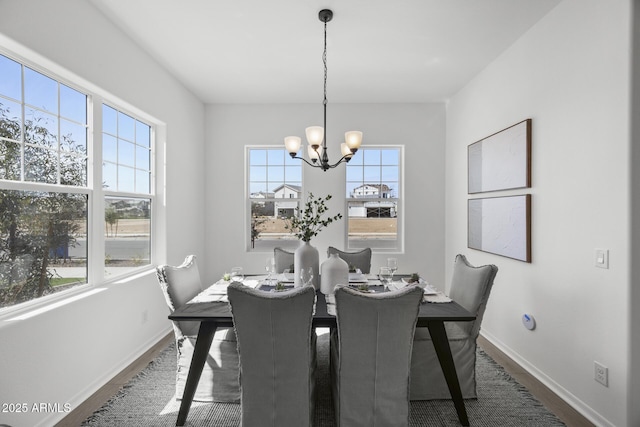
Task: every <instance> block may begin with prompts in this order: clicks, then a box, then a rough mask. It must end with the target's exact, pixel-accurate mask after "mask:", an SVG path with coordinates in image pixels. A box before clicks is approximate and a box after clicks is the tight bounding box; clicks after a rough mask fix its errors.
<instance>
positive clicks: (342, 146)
mask: <svg viewBox="0 0 640 427" xmlns="http://www.w3.org/2000/svg"><path fill="white" fill-rule="evenodd" d="M340 151H341V152H342V155H343V156H353V153H352V152H351V148H349V146H348V145H347V143H346V142H343V143H342V144H340Z"/></svg>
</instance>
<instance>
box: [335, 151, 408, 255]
mask: <svg viewBox="0 0 640 427" xmlns="http://www.w3.org/2000/svg"><path fill="white" fill-rule="evenodd" d="M401 158H402V151H401V148H397V147H393V148H392V147H389V148H386V147H385V148H369V147H366V148H361V149H360V150H358V152H357V153H356V154H355V155H354V156H353V157H352V158H351V160H350V161H349V163H347V166H346V168H347V181H346V198H347V218H348V237H347V247H348V248H349V249H358V248H365V247H370V248H373V249H382V250H385V249H386V250H401V248H402V242H401V233H400V223H399V216H398V213H399V207H400V206H401V199H400V195H401V194H402V192H401V188H400V186H401V176H402V173H401V167H402V165H401Z"/></svg>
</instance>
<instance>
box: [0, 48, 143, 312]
mask: <svg viewBox="0 0 640 427" xmlns="http://www.w3.org/2000/svg"><path fill="white" fill-rule="evenodd" d="M0 76H2V78H1V79H0V310H1V309H2V308H6V307H11V306H14V305H16V304H19V303H23V302H28V301H31V300H34V299H38V298H40V297H44V296H46V295H50V294H55V293H59V292H61V291H64V290H68V289H71V288H75V287H79V286H82V285H85V284H87V282H88V278H89V277H92V278H93V277H96V278H98V277H100V274H101V272H102V271H104V269H105V264H104V263H103V262H102V261H99V262H96V260H95V259H94V258H95V257H93V258H92V253H94V252H96V251H95V249H94V248H95V245H103V244H105V243H106V248H107V252H109V250H108V248H109V242H110V241H111V240H112V238H113V237H114V235H115V236H117V237H122V238H124V237H125V233H126V239H127V241H126V242H125V241H124V240H123V241H121V242H118V243H117V244H115V245H114V247H115V246H117V247H118V248H119V249H118V251H119V252H120V253H121V257H120V258H124V259H126V260H127V262H126V264H127V265H132V264H144V263H146V264H149V263H150V257H149V253H150V249H149V236H150V232H149V231H150V225H149V218H150V207H151V197H152V196H151V194H152V185H151V179H150V177H151V165H152V162H151V159H152V156H151V140H152V136H151V127H150V126H149V125H144V124H143V123H142V122H139V121H138V120H136V119H134V118H132V117H129V118H128V119H127V118H122V121H121V122H118V126H117V127H116V131H115V132H112V131H111V129H112V128H110V127H109V126H108V125H110V123H107V122H106V120H107V119H108V118H109V116H108V114H103V115H104V117H105V126H104V134H103V133H102V128H103V125H102V123H100V122H96V120H95V118H94V120H90V119H89V118H91V117H92V116H93V114H94V112H93V110H92V108H91V105H92V102H91V101H92V100H93V101H95V99H100V98H99V96H97V95H94V94H92V93H90V92H89V91H82V89H80V88H74V87H72V85H70V84H68V83H67V82H63V81H61V80H60V79H56V78H53V77H52V76H49V75H46V73H45V72H41V71H37V70H36V69H35V68H34V67H31V66H28V65H26V64H22V63H20V62H17V61H15V60H12V59H10V58H9V57H7V56H4V55H0ZM113 111H115V110H113ZM117 114H118V116H117V117H118V119H120V116H119V115H120V114H121V113H120V112H118V113H117ZM97 117H99V115H98V116H97ZM92 122H95V126H91V125H90V123H92ZM131 123H133V138H131V137H130V135H131V129H130V127H128V126H129V125H130V124H131ZM121 124H122V125H121ZM89 135H93V139H91V138H90V137H89ZM103 135H104V139H107V138H108V137H115V138H116V140H117V141H118V142H119V143H120V141H122V147H121V148H122V149H121V151H118V152H117V153H118V156H121V157H117V158H116V159H115V161H113V162H112V161H111V160H105V163H104V165H105V166H104V168H105V169H106V170H105V174H104V176H105V179H104V189H103V185H101V183H100V181H99V180H100V179H101V178H100V177H101V176H102V174H101V173H100V170H98V171H95V168H92V167H90V166H91V164H92V157H91V153H92V152H95V150H100V149H101V148H100V147H101V145H102V140H103ZM126 144H129V145H126ZM105 150H106V148H105ZM107 154H108V153H103V156H104V157H106V156H107ZM113 164H115V165H116V167H117V168H118V170H117V174H116V177H117V178H116V179H117V181H114V180H113V176H112V175H110V174H109V170H108V168H109V167H110V165H113ZM120 167H122V169H120ZM95 172H97V173H95ZM96 181H97V183H96ZM96 184H97V185H96ZM141 195H143V196H141ZM97 200H100V201H104V203H105V206H106V212H105V215H104V218H105V224H106V227H102V228H103V229H104V230H105V233H104V235H103V234H102V233H100V234H98V235H95V233H91V232H90V227H89V223H90V221H89V218H96V215H92V213H93V212H94V209H93V206H94V205H96V206H102V203H98V202H97ZM111 211H115V212H116V214H117V216H116V217H115V218H116V220H115V223H112V222H109V221H110V219H109V218H108V216H109V212H111ZM120 215H121V216H120ZM97 218H100V219H102V218H101V215H98V216H97ZM140 218H143V221H142V222H143V223H144V224H143V225H142V226H140V224H139V222H140V221H139V219H140ZM134 219H135V220H134ZM135 221H137V222H138V223H136V227H135V231H132V230H133V228H134V227H133V226H132V224H131V223H132V222H135ZM145 221H146V222H145ZM114 227H115V229H117V230H118V231H117V232H115V231H114ZM107 264H108V263H107ZM121 264H125V263H121ZM90 271H94V272H97V273H98V274H91V275H90V274H89V273H90Z"/></svg>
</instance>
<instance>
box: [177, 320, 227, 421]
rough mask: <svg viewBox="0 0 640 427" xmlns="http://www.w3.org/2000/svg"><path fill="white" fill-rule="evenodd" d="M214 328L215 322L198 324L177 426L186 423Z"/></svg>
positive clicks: (207, 354)
mask: <svg viewBox="0 0 640 427" xmlns="http://www.w3.org/2000/svg"><path fill="white" fill-rule="evenodd" d="M216 327H217V325H216V322H200V330H199V331H198V338H197V339H196V346H195V348H194V349H193V358H192V359H191V366H189V375H187V383H186V384H185V386H184V393H183V394H182V403H180V412H178V421H176V425H177V426H183V425H184V423H185V422H186V421H187V415H189V409H190V408H191V402H192V401H193V396H194V395H195V394H196V389H197V388H198V382H200V375H202V368H204V364H205V362H206V361H207V357H208V356H209V349H210V348H211V343H212V342H213V335H214V333H215V332H216Z"/></svg>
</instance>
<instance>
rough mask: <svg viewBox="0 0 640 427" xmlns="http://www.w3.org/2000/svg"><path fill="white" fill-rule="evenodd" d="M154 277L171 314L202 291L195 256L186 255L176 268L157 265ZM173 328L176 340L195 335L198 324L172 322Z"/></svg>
mask: <svg viewBox="0 0 640 427" xmlns="http://www.w3.org/2000/svg"><path fill="white" fill-rule="evenodd" d="M156 275H157V276H158V283H160V288H162V292H163V294H164V299H165V301H166V302H167V305H168V306H169V310H171V312H172V313H173V312H174V311H175V310H176V309H177V308H179V307H182V306H183V305H184V304H186V303H187V302H188V301H189V300H191V299H192V298H193V297H194V296H196V295H198V294H199V293H200V292H202V291H203V290H204V289H203V288H202V281H201V280H200V272H199V271H198V265H197V263H196V256H195V255H188V256H187V257H186V258H185V259H184V262H183V263H182V264H180V265H179V266H177V267H173V266H170V265H159V266H158V267H156ZM173 326H174V332H175V333H176V338H180V337H181V336H183V335H187V336H188V335H197V333H198V329H199V327H200V322H188V321H182V322H173Z"/></svg>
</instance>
